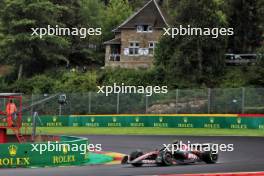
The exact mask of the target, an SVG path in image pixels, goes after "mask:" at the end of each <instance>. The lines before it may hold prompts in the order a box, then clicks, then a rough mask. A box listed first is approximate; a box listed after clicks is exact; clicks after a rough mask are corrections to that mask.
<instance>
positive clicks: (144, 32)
mask: <svg viewBox="0 0 264 176" xmlns="http://www.w3.org/2000/svg"><path fill="white" fill-rule="evenodd" d="M167 26H168V24H167V22H166V19H165V18H164V15H163V14H162V11H161V9H160V7H159V5H158V3H157V2H156V0H150V1H149V2H148V3H147V4H146V5H145V6H144V7H142V8H141V9H140V10H139V11H137V12H136V13H134V14H133V15H132V16H130V17H129V18H128V19H127V20H126V21H124V22H123V23H122V24H121V25H119V26H118V27H117V28H115V29H114V30H113V31H112V32H114V33H115V38H114V39H112V40H110V41H107V42H105V43H104V44H105V46H106V51H105V67H121V68H132V69H136V68H149V67H151V66H152V65H153V58H154V50H155V47H156V45H157V43H158V41H159V39H160V38H161V36H162V34H163V28H164V27H167Z"/></svg>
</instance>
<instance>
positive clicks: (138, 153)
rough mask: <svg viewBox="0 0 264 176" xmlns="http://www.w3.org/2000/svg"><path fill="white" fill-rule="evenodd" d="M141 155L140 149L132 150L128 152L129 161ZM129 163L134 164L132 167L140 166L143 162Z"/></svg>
mask: <svg viewBox="0 0 264 176" xmlns="http://www.w3.org/2000/svg"><path fill="white" fill-rule="evenodd" d="M142 155H143V152H141V151H134V152H132V153H131V154H130V157H129V158H130V161H133V160H134V159H136V158H138V157H140V156H142ZM131 165H132V166H134V167H141V166H142V165H143V163H132V164H131Z"/></svg>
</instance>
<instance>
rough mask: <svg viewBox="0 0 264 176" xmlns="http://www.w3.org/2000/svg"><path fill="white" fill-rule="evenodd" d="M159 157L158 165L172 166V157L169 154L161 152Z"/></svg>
mask: <svg viewBox="0 0 264 176" xmlns="http://www.w3.org/2000/svg"><path fill="white" fill-rule="evenodd" d="M159 155H160V157H161V163H159V164H158V165H160V166H171V165H172V164H173V155H172V153H171V152H168V151H161V152H160V153H159Z"/></svg>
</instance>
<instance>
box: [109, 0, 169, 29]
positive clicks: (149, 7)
mask: <svg viewBox="0 0 264 176" xmlns="http://www.w3.org/2000/svg"><path fill="white" fill-rule="evenodd" d="M143 24H145V25H151V26H152V27H153V28H163V27H166V26H168V24H167V22H166V19H165V18H164V15H163V14H162V11H161V10H160V7H159V5H158V4H157V2H156V0H150V1H149V2H148V3H147V4H146V5H145V6H144V7H142V8H141V9H140V10H139V11H137V12H136V13H134V14H133V15H132V16H130V17H129V18H128V19H127V20H126V21H124V22H123V23H122V24H121V25H120V26H118V27H117V28H116V29H114V30H113V32H118V31H119V29H121V28H135V27H136V26H137V25H143Z"/></svg>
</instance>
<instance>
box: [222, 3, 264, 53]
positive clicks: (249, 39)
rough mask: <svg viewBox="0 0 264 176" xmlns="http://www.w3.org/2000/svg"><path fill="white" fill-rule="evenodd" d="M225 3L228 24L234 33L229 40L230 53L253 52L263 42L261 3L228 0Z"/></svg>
mask: <svg viewBox="0 0 264 176" xmlns="http://www.w3.org/2000/svg"><path fill="white" fill-rule="evenodd" d="M227 3H228V4H227V5H228V6H227V7H228V8H227V14H228V20H229V24H230V27H233V28H234V33H235V35H233V36H230V38H229V43H228V47H229V50H230V52H233V53H253V52H255V51H256V49H257V48H258V47H259V46H260V45H261V41H263V38H262V35H263V28H264V26H263V15H264V13H263V6H264V4H263V1H258V0H229V1H227ZM261 23H262V24H261Z"/></svg>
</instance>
